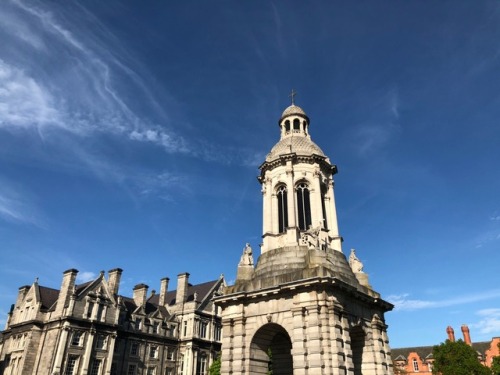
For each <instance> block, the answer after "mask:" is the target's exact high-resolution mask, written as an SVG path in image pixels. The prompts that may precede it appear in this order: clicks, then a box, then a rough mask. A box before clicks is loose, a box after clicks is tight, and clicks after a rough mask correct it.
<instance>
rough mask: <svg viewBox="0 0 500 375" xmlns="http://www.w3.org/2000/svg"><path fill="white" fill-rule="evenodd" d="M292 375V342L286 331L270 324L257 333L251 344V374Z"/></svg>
mask: <svg viewBox="0 0 500 375" xmlns="http://www.w3.org/2000/svg"><path fill="white" fill-rule="evenodd" d="M270 370H272V374H273V375H292V374H293V359H292V341H291V340H290V336H289V335H288V333H287V332H286V330H285V329H284V328H283V327H282V326H280V325H278V324H275V323H269V324H266V325H264V326H262V327H261V328H259V330H258V331H257V332H256V333H255V335H254V337H253V338H252V343H251V344H250V374H252V375H255V374H267V373H268V372H269V371H270Z"/></svg>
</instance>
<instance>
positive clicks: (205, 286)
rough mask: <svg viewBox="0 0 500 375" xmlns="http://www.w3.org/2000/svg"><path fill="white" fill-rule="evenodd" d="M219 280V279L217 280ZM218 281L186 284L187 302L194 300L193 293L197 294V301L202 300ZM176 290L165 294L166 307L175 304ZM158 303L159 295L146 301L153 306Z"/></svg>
mask: <svg viewBox="0 0 500 375" xmlns="http://www.w3.org/2000/svg"><path fill="white" fill-rule="evenodd" d="M219 280H220V279H219ZM219 280H213V281H207V282H206V283H202V284H197V285H191V284H188V290H187V302H190V301H193V300H194V293H195V292H196V293H198V301H202V300H204V299H205V298H206V297H207V295H208V293H209V292H210V291H211V290H212V288H213V287H214V286H215V285H216V284H217V283H218V282H219ZM176 294H177V290H171V291H168V292H167V296H166V301H167V305H169V306H171V305H174V304H175V297H176ZM159 301H160V295H159V294H155V295H153V296H151V297H150V298H149V299H148V302H151V303H152V304H154V305H158V303H159Z"/></svg>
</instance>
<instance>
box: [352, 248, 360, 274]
mask: <svg viewBox="0 0 500 375" xmlns="http://www.w3.org/2000/svg"><path fill="white" fill-rule="evenodd" d="M349 266H351V269H352V272H354V273H363V263H361V261H360V260H359V259H358V257H357V256H356V250H354V249H351V255H349Z"/></svg>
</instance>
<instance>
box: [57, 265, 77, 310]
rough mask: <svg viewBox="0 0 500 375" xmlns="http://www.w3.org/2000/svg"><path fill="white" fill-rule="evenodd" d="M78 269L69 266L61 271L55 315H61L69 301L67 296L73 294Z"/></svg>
mask: <svg viewBox="0 0 500 375" xmlns="http://www.w3.org/2000/svg"><path fill="white" fill-rule="evenodd" d="M77 274H78V270H76V269H74V268H71V269H69V270H66V271H64V272H63V279H62V283H61V289H60V290H59V297H58V298H57V305H56V310H55V314H56V316H61V315H62V313H63V311H64V308H65V307H66V305H67V304H68V303H69V297H71V294H73V291H74V290H75V285H76V275H77Z"/></svg>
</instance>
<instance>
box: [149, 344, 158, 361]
mask: <svg viewBox="0 0 500 375" xmlns="http://www.w3.org/2000/svg"><path fill="white" fill-rule="evenodd" d="M149 358H158V346H156V345H151V346H150V347H149Z"/></svg>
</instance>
